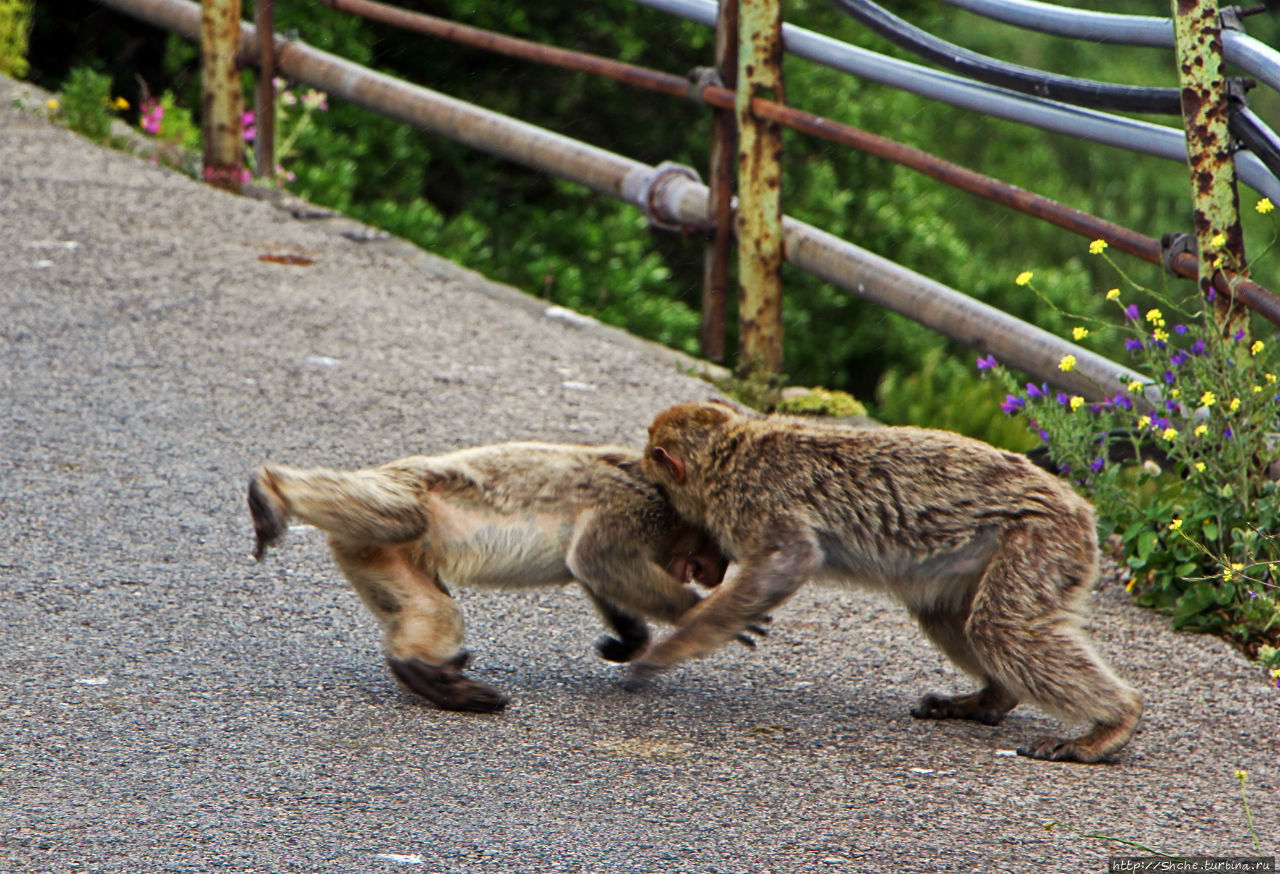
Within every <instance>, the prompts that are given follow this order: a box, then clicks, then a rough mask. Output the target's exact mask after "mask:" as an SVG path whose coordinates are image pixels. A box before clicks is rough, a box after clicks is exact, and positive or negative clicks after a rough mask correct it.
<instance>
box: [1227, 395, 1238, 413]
mask: <svg viewBox="0 0 1280 874" xmlns="http://www.w3.org/2000/svg"><path fill="white" fill-rule="evenodd" d="M1238 409H1240V399H1239V398H1232V399H1231V403H1229V404H1227V412H1228V413H1234V412H1235V411H1236V410H1238Z"/></svg>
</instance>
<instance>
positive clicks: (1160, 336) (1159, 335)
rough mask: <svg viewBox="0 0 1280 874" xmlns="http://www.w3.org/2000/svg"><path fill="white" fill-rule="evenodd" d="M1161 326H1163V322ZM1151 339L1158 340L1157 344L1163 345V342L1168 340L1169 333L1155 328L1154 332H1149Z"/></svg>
mask: <svg viewBox="0 0 1280 874" xmlns="http://www.w3.org/2000/svg"><path fill="white" fill-rule="evenodd" d="M1161 324H1163V322H1162V323H1161ZM1151 337H1152V339H1154V340H1158V341H1159V342H1161V343H1163V342H1164V341H1165V340H1168V339H1169V332H1168V331H1165V330H1162V329H1160V328H1156V329H1155V330H1154V331H1152V332H1151Z"/></svg>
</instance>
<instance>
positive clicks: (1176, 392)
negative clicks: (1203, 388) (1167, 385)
mask: <svg viewBox="0 0 1280 874" xmlns="http://www.w3.org/2000/svg"><path fill="white" fill-rule="evenodd" d="M1169 397H1171V398H1173V399H1174V400H1177V399H1178V398H1180V397H1182V389H1180V388H1171V389H1169Z"/></svg>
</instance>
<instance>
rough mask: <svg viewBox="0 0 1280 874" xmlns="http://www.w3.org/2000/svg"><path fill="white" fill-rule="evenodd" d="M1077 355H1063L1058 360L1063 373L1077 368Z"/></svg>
mask: <svg viewBox="0 0 1280 874" xmlns="http://www.w3.org/2000/svg"><path fill="white" fill-rule="evenodd" d="M1075 367H1076V357H1075V356H1074V355H1063V356H1062V360H1061V361H1059V362H1058V369H1059V370H1061V371H1062V372H1063V373H1067V372H1068V371H1071V370H1075Z"/></svg>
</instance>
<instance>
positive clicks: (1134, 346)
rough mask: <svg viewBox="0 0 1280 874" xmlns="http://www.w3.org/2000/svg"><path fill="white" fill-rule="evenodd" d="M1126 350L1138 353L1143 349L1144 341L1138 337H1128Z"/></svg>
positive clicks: (1125, 344) (1125, 342)
mask: <svg viewBox="0 0 1280 874" xmlns="http://www.w3.org/2000/svg"><path fill="white" fill-rule="evenodd" d="M1124 348H1126V349H1128V350H1129V351H1130V352H1137V351H1139V350H1140V349H1142V341H1141V340H1139V339H1138V338H1137V337H1126V338H1125V341H1124Z"/></svg>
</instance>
